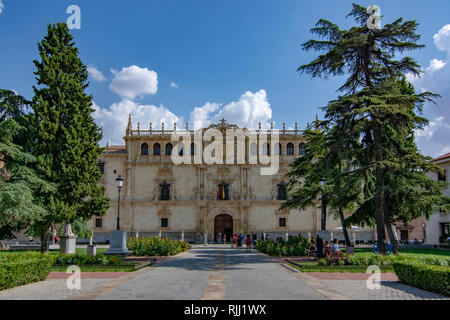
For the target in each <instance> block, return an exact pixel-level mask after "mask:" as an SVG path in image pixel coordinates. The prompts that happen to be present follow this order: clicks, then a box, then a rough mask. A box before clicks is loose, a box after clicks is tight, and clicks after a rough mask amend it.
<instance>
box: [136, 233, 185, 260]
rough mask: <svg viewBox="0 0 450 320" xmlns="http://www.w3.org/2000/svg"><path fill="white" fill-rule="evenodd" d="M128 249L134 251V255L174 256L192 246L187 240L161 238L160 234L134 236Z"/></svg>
mask: <svg viewBox="0 0 450 320" xmlns="http://www.w3.org/2000/svg"><path fill="white" fill-rule="evenodd" d="M127 248H128V250H130V251H132V252H133V255H134V256H137V257H143V256H162V257H167V256H174V255H177V254H179V253H181V252H183V251H186V250H188V249H190V248H191V245H190V244H189V243H188V242H186V241H181V240H170V239H167V238H163V239H160V238H159V237H158V236H156V237H153V238H132V239H130V240H129V241H128V243H127Z"/></svg>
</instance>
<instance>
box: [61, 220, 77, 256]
mask: <svg viewBox="0 0 450 320" xmlns="http://www.w3.org/2000/svg"><path fill="white" fill-rule="evenodd" d="M76 244H77V236H76V235H75V234H74V233H73V232H72V227H71V225H70V224H66V226H65V227H64V235H63V236H62V237H61V248H60V252H61V253H63V254H75V253H76V252H75V251H76Z"/></svg>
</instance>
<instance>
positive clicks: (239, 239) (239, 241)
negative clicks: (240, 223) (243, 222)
mask: <svg viewBox="0 0 450 320" xmlns="http://www.w3.org/2000/svg"><path fill="white" fill-rule="evenodd" d="M241 248H242V234H241V235H239V237H238V239H237V248H236V252H238V251H240V250H241Z"/></svg>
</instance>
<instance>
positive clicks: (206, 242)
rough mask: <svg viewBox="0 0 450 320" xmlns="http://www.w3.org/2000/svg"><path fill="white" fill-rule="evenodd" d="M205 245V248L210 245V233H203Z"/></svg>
mask: <svg viewBox="0 0 450 320" xmlns="http://www.w3.org/2000/svg"><path fill="white" fill-rule="evenodd" d="M203 244H204V245H205V246H207V245H208V232H204V233H203Z"/></svg>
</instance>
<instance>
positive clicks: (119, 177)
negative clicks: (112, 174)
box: [116, 176, 123, 230]
mask: <svg viewBox="0 0 450 320" xmlns="http://www.w3.org/2000/svg"><path fill="white" fill-rule="evenodd" d="M116 182H117V190H119V197H118V198H117V230H120V190H121V189H122V185H123V179H122V177H121V176H118V177H117V179H116Z"/></svg>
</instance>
